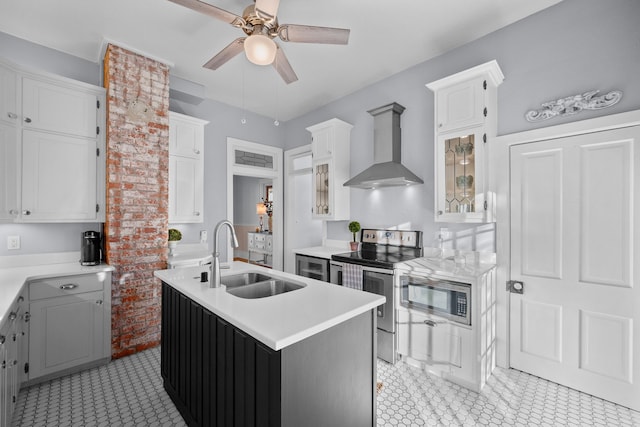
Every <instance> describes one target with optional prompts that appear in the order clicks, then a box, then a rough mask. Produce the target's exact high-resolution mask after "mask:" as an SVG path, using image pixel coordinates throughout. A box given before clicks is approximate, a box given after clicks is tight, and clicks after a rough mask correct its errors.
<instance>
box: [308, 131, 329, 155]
mask: <svg viewBox="0 0 640 427" xmlns="http://www.w3.org/2000/svg"><path fill="white" fill-rule="evenodd" d="M334 133H335V132H334V130H333V128H331V127H327V128H324V129H320V130H316V131H314V132H313V136H312V141H313V142H312V145H311V150H312V151H311V152H312V154H313V158H314V159H322V158H324V157H331V156H332V155H333V144H334V140H335V137H334Z"/></svg>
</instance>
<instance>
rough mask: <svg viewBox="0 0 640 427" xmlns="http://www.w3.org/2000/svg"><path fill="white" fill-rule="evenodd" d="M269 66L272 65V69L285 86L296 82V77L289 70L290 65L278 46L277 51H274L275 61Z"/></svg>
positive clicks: (291, 69) (291, 70)
mask: <svg viewBox="0 0 640 427" xmlns="http://www.w3.org/2000/svg"><path fill="white" fill-rule="evenodd" d="M271 65H273V68H275V69H276V71H277V72H278V74H280V77H282V80H284V82H285V83H286V84H289V83H293V82H295V81H297V80H298V76H296V73H295V71H293V68H291V64H289V60H287V57H286V55H285V54H284V51H283V50H282V49H281V48H280V46H278V50H277V51H276V59H275V60H274V61H273V63H272V64H271Z"/></svg>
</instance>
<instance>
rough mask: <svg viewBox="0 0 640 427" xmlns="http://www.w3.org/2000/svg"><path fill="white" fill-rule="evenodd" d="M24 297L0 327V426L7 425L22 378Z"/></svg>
mask: <svg viewBox="0 0 640 427" xmlns="http://www.w3.org/2000/svg"><path fill="white" fill-rule="evenodd" d="M22 301H24V298H23V297H22V296H20V297H19V299H18V301H17V302H16V303H14V305H13V306H12V307H11V309H10V310H9V314H8V316H7V319H6V321H5V323H4V324H3V325H2V327H0V427H9V426H10V425H11V417H12V415H13V410H14V408H15V405H16V402H17V400H18V392H19V391H20V384H21V380H22V375H21V370H22V369H23V368H24V365H25V360H24V354H23V352H22V340H23V337H24V335H25V334H24V313H23V307H22Z"/></svg>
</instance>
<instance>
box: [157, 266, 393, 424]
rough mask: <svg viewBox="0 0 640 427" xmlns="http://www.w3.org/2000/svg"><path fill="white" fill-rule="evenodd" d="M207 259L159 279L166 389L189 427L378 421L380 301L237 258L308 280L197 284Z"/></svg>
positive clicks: (237, 269) (237, 270)
mask: <svg viewBox="0 0 640 427" xmlns="http://www.w3.org/2000/svg"><path fill="white" fill-rule="evenodd" d="M203 271H208V266H202V267H192V268H184V269H174V270H162V271H157V272H155V276H156V277H158V278H159V279H160V280H162V282H163V285H162V368H161V369H162V376H163V382H164V387H165V390H166V391H167V393H168V394H169V396H170V397H171V398H172V400H173V401H174V403H175V404H176V406H177V407H178V409H179V410H180V412H181V414H182V415H183V417H184V419H185V421H186V422H187V424H189V425H206V426H209V425H211V426H214V425H219V426H233V425H243V426H245V425H251V426H253V425H256V426H257V425H264V426H302V425H304V426H337V425H344V426H346V425H349V426H374V425H375V424H376V406H375V400H376V398H375V397H376V393H375V388H376V387H375V386H376V356H375V355H376V348H375V346H376V344H375V343H376V339H375V331H376V313H375V308H376V307H377V306H379V305H380V304H383V303H384V301H385V298H384V297H382V296H379V295H376V294H372V293H367V292H361V291H357V290H353V289H347V288H343V287H341V286H336V285H331V284H328V283H324V282H320V281H317V280H314V279H308V278H303V277H300V276H295V275H292V274H288V273H283V272H280V271H274V270H271V269H266V268H263V267H259V266H255V265H249V264H246V263H240V262H234V263H233V264H231V268H230V269H223V270H222V277H223V282H224V279H225V277H227V276H232V275H239V274H243V273H247V272H249V273H251V272H255V273H261V274H265V275H268V276H271V277H273V278H275V279H282V280H287V281H290V282H298V283H299V284H301V285H304V287H302V288H300V289H296V290H293V291H290V292H286V293H283V294H278V295H273V296H269V297H265V298H257V299H245V298H241V297H238V296H235V295H232V294H230V293H229V292H227V289H226V288H225V287H224V286H223V287H221V288H217V289H212V288H209V286H208V283H207V282H205V283H202V282H200V274H201V272H203Z"/></svg>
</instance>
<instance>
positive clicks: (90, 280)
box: [29, 274, 109, 301]
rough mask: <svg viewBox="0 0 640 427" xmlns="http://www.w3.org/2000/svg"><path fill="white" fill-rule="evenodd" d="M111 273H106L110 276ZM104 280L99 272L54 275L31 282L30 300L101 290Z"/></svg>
mask: <svg viewBox="0 0 640 427" xmlns="http://www.w3.org/2000/svg"><path fill="white" fill-rule="evenodd" d="M108 276H109V274H107V275H106V277H107V278H108ZM102 287H103V282H102V281H100V280H99V279H98V275H97V274H81V275H77V276H64V277H54V278H50V279H39V280H34V281H31V282H29V300H31V301H33V300H38V299H43V298H53V297H60V296H65V295H72V294H79V293H83V292H92V291H101V290H102Z"/></svg>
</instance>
